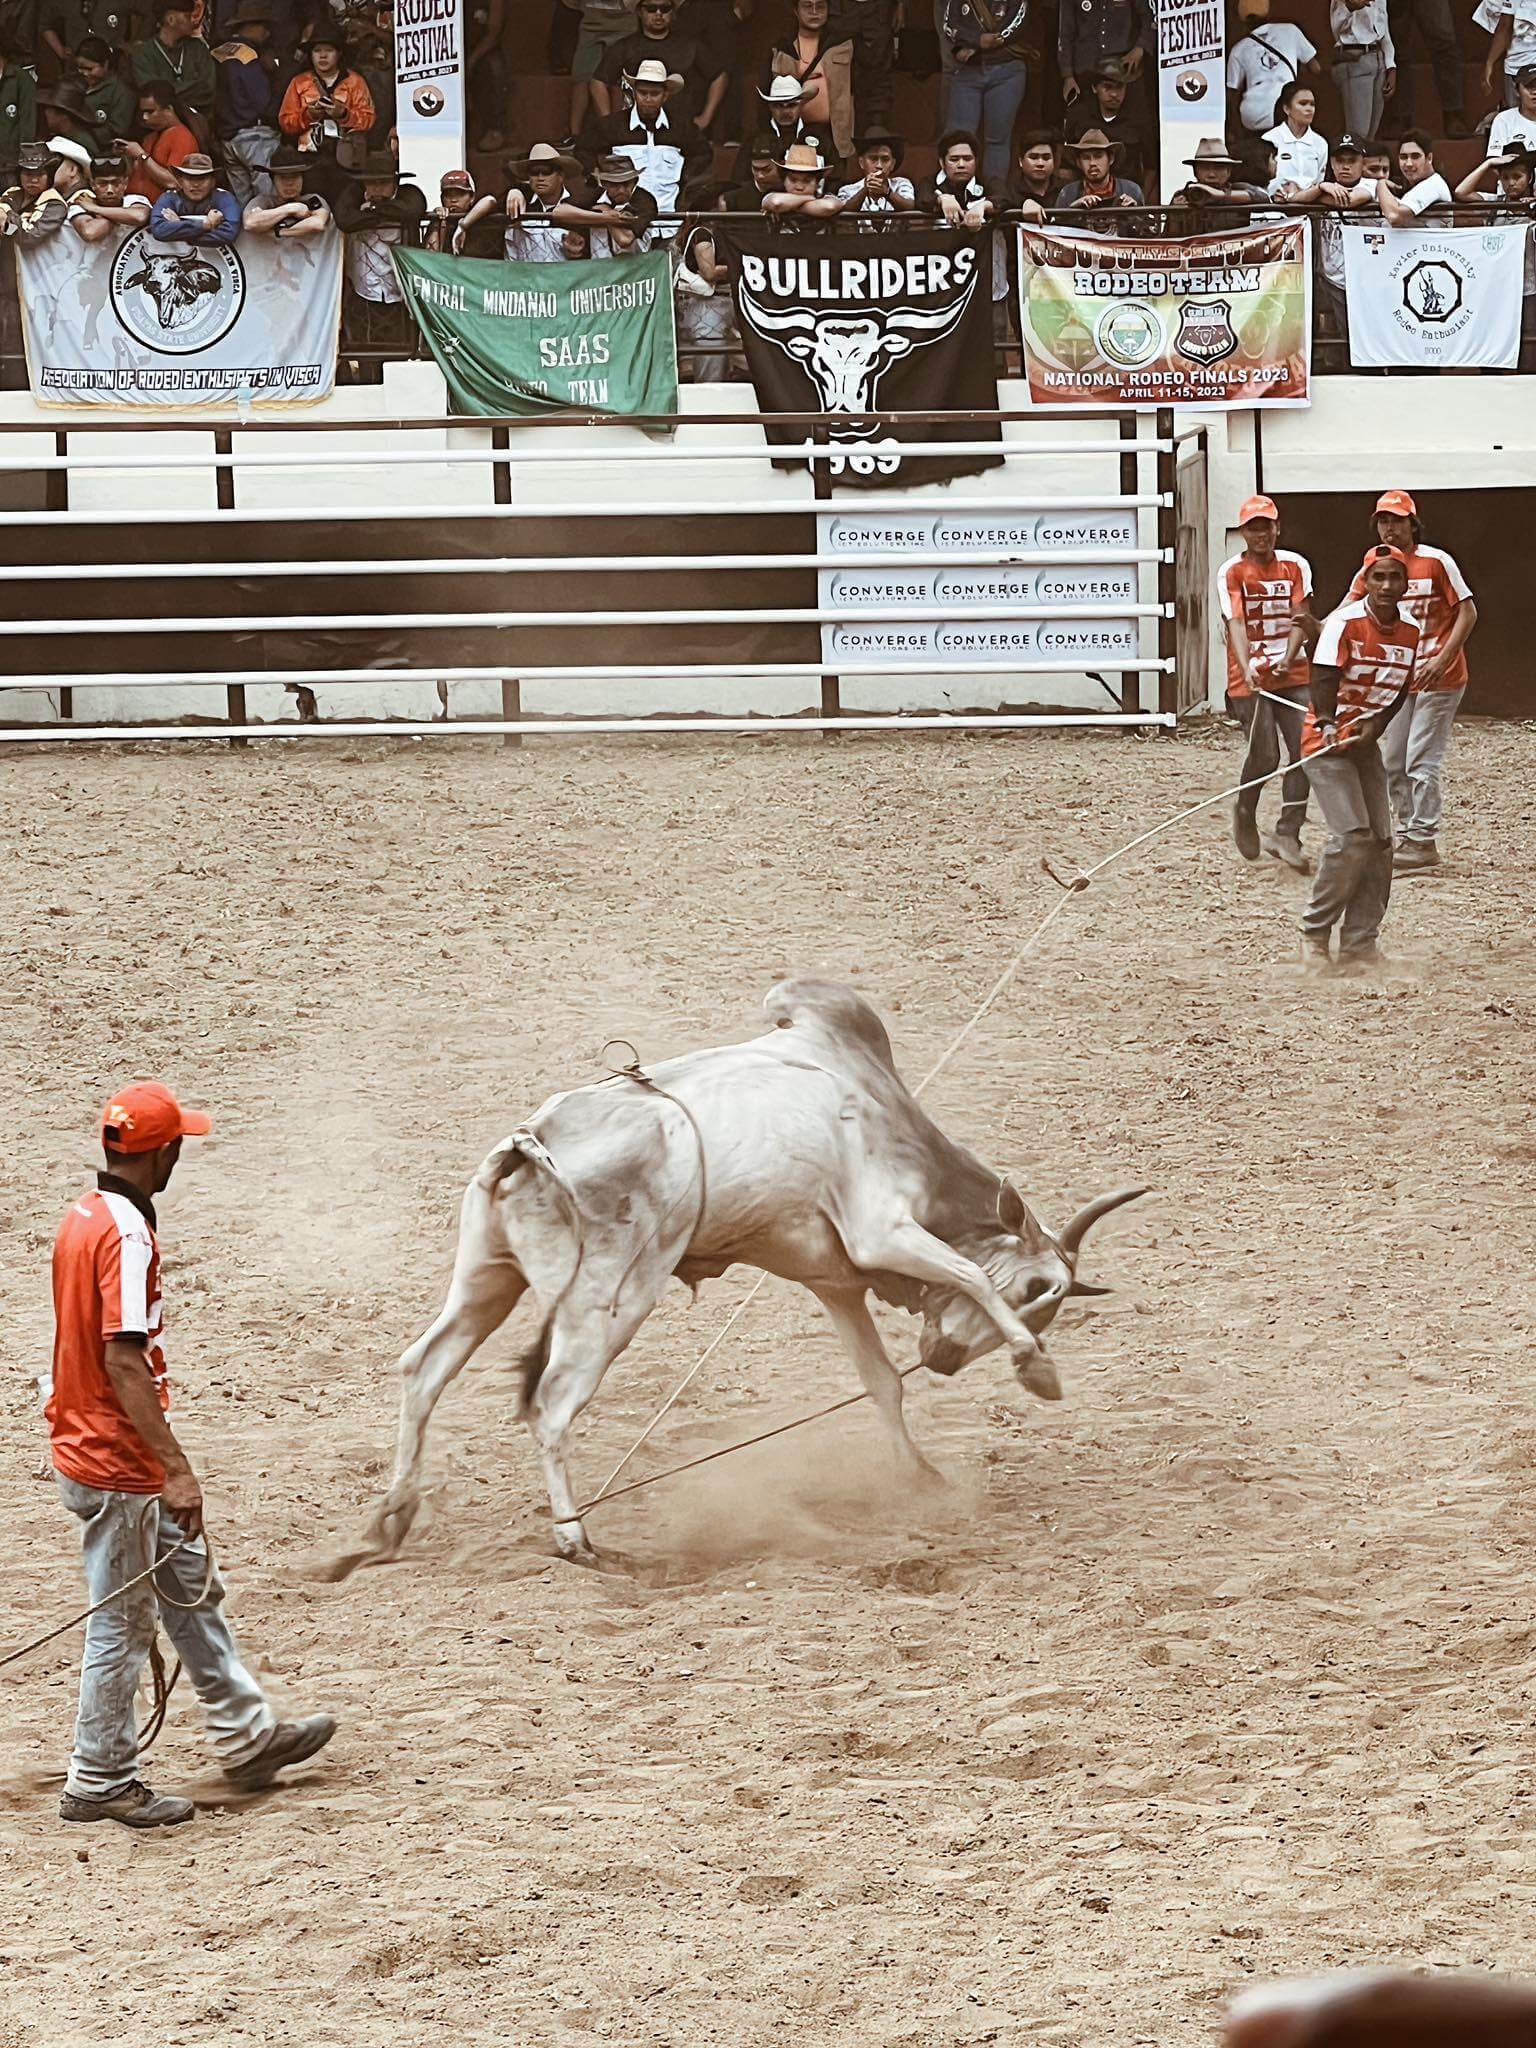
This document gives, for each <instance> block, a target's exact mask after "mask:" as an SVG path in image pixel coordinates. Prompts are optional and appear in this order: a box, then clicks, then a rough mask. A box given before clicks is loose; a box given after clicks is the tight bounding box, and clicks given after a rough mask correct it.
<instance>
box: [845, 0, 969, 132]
mask: <svg viewBox="0 0 1536 2048" xmlns="http://www.w3.org/2000/svg"><path fill="white" fill-rule="evenodd" d="M898 4H899V0H838V7H837V10H836V15H835V19H834V21H833V23H832V32H833V35H834V36H835V37H842V36H844V35H846V36H847V37H848V38H849V39H850V41H851V42H852V44H853V109H854V117H855V119H856V120H857V122H858V125H859V126H860V128H874V127H882V128H883V127H884V126H885V124H886V122H887V121H889V119H890V118H891V106H892V86H893V80H892V73H893V71H894V69H895V63H896V20H895V16H896V9H897V5H898ZM946 118H947V117H946Z"/></svg>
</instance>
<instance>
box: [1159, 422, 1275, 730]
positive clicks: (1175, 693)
mask: <svg viewBox="0 0 1536 2048" xmlns="http://www.w3.org/2000/svg"><path fill="white" fill-rule="evenodd" d="M1258 417H1259V415H1258V414H1257V413H1255V414H1254V418H1255V419H1257V418H1258ZM1157 438H1158V440H1159V441H1166V442H1168V444H1169V445H1168V447H1167V448H1166V449H1164V448H1159V450H1158V451H1157V602H1158V620H1157V651H1158V654H1159V656H1160V657H1161V658H1162V659H1164V660H1167V659H1169V658H1170V657H1172V658H1173V659H1175V660H1176V659H1177V656H1178V648H1179V621H1178V616H1177V611H1178V601H1179V575H1178V564H1177V563H1176V562H1175V561H1174V560H1173V556H1174V554H1175V552H1176V551H1177V546H1178V538H1179V511H1178V506H1177V505H1176V504H1175V503H1174V493H1175V490H1176V488H1177V484H1178V450H1177V449H1176V448H1175V447H1174V446H1173V445H1172V444H1173V414H1172V412H1171V411H1169V410H1167V409H1165V408H1160V409H1159V411H1158V414H1157ZM1170 610H1172V612H1173V614H1174V616H1172V617H1170V616H1169V612H1170ZM1157 708H1158V710H1159V711H1172V712H1174V713H1175V714H1177V712H1178V709H1179V674H1178V670H1177V668H1173V669H1163V670H1161V671H1160V672H1159V674H1158V678H1157Z"/></svg>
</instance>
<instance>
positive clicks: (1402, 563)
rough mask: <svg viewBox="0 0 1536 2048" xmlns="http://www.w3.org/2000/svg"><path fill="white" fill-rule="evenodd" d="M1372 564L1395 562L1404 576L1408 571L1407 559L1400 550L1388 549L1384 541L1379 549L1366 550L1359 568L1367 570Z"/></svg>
mask: <svg viewBox="0 0 1536 2048" xmlns="http://www.w3.org/2000/svg"><path fill="white" fill-rule="evenodd" d="M1373 562H1396V563H1397V565H1398V567H1399V568H1400V569H1401V570H1403V572H1404V573H1405V574H1406V573H1407V570H1408V557H1407V556H1406V555H1405V554H1404V553H1403V551H1402V549H1401V548H1389V547H1388V546H1387V544H1386V542H1385V541H1383V542H1382V544H1381V546H1380V547H1374V548H1367V549H1366V551H1365V560H1364V561H1363V562H1362V563H1361V564H1360V566H1361V568H1362V569H1369V568H1370V566H1371V564H1372V563H1373Z"/></svg>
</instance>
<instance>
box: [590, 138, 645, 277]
mask: <svg viewBox="0 0 1536 2048" xmlns="http://www.w3.org/2000/svg"><path fill="white" fill-rule="evenodd" d="M593 171H594V175H595V176H596V178H597V188H598V189H597V197H596V198H595V199H590V200H588V202H587V204H586V205H585V206H582V207H578V208H573V209H572V210H571V217H570V221H569V225H570V226H572V227H582V228H585V229H586V230H587V241H588V243H589V245H590V247H589V253H590V255H591V256H592V257H593V259H594V260H596V261H599V262H604V261H606V260H607V259H608V258H610V257H613V256H639V255H641V254H643V253H644V251H645V250H647V249H649V248H650V246H651V244H652V243H653V242H655V241H658V240H660V239H661V237H660V236H659V235H658V234H657V232H656V202H655V200H654V199H653V198H652V197H651V195H650V193H649V192H647V191H645V190H644V188H643V187H642V186H641V184H640V173H639V172H638V171H637V170H636V169H635V167H634V165H633V164H632V163H631V162H630V160H629V158H628V157H627V156H619V155H618V154H617V153H615V154H614V155H612V156H600V157H599V158H598V160H597V162H596V164H595V165H594V166H593Z"/></svg>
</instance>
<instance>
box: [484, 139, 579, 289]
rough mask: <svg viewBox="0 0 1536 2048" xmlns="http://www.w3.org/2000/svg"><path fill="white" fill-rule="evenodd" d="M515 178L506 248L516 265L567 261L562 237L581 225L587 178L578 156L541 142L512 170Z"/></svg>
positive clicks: (508, 198) (508, 206)
mask: <svg viewBox="0 0 1536 2048" xmlns="http://www.w3.org/2000/svg"><path fill="white" fill-rule="evenodd" d="M507 174H508V176H509V178H510V180H511V183H510V184H509V186H508V188H507V196H506V200H505V202H504V211H505V213H506V216H507V225H506V230H505V238H504V246H505V248H506V252H507V255H508V257H509V258H510V259H511V261H512V262H514V263H562V262H564V261H565V251H564V245H563V243H562V241H561V237H562V235H563V234H564V232H565V230H566V228H568V227H571V226H573V225H577V224H578V223H579V221H580V195H582V194H584V193H585V191H586V185H587V174H586V172H585V171H584V170H583V169H582V167H581V165H580V164H579V163H578V162H577V160H576V158H575V157H573V156H567V155H566V153H565V152H564V150H561V149H557V148H556V146H555V145H554V143H552V142H536V143H535V144H534V145H533V147H532V149H530V150H529V152H528V154H527V155H526V156H525V157H520V158H515V159H514V160H513V161H512V162H511V163H510V164H508V166H507Z"/></svg>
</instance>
